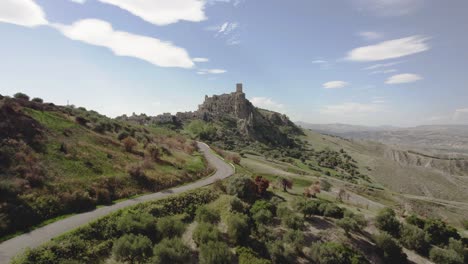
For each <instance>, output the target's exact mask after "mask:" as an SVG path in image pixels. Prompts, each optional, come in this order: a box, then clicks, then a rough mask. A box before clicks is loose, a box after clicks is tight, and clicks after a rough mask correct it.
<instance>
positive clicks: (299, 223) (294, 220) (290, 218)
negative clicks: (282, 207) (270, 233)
mask: <svg viewBox="0 0 468 264" xmlns="http://www.w3.org/2000/svg"><path fill="white" fill-rule="evenodd" d="M281 223H282V224H283V225H284V226H285V227H288V228H291V229H297V230H301V229H302V228H304V218H302V217H300V216H298V215H296V214H295V213H292V214H290V215H286V216H284V217H282V218H281Z"/></svg>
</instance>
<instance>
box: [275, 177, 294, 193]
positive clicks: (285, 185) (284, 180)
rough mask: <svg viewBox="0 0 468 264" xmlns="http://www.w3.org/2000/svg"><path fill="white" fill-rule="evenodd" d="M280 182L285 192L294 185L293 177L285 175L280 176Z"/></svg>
mask: <svg viewBox="0 0 468 264" xmlns="http://www.w3.org/2000/svg"><path fill="white" fill-rule="evenodd" d="M278 184H279V186H280V187H281V188H282V189H283V192H287V191H288V189H292V187H293V181H292V179H288V178H284V177H279V179H278Z"/></svg>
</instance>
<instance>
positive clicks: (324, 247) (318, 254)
mask: <svg viewBox="0 0 468 264" xmlns="http://www.w3.org/2000/svg"><path fill="white" fill-rule="evenodd" d="M309 257H310V258H311V259H312V260H314V261H315V262H316V263H318V264H335V263H339V264H355V263H368V261H367V260H366V259H365V258H364V257H363V256H362V255H361V254H360V253H358V252H356V251H354V250H352V249H351V248H348V247H347V246H345V245H343V244H339V243H335V242H326V243H314V244H312V246H311V248H310V252H309Z"/></svg>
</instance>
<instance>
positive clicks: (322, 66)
mask: <svg viewBox="0 0 468 264" xmlns="http://www.w3.org/2000/svg"><path fill="white" fill-rule="evenodd" d="M312 63H313V64H317V65H320V69H322V70H328V69H330V68H331V67H332V64H331V63H330V62H328V61H326V60H321V59H317V60H313V61H312Z"/></svg>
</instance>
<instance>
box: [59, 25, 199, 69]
mask: <svg viewBox="0 0 468 264" xmlns="http://www.w3.org/2000/svg"><path fill="white" fill-rule="evenodd" d="M53 27H55V28H57V29H58V30H59V31H60V32H62V34H64V35H65V36H66V37H68V38H70V39H73V40H78V41H82V42H85V43H88V44H91V45H96V46H101V47H106V48H108V49H110V50H112V51H113V52H114V54H115V55H117V56H127V57H134V58H138V59H141V60H145V61H147V62H150V63H152V64H154V65H157V66H160V67H180V68H192V67H193V66H194V63H193V61H192V60H191V59H190V56H189V54H188V53H187V51H186V50H185V49H183V48H180V47H177V46H174V45H173V44H172V43H170V42H164V41H161V40H159V39H156V38H151V37H146V36H141V35H135V34H131V33H128V32H123V31H116V30H114V29H113V28H112V25H111V24H110V23H108V22H106V21H102V20H97V19H85V20H80V21H77V22H75V23H74V24H72V25H70V26H67V25H57V24H55V25H53Z"/></svg>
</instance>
